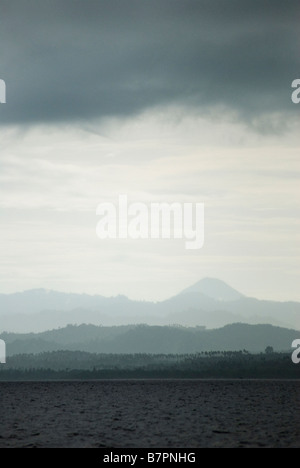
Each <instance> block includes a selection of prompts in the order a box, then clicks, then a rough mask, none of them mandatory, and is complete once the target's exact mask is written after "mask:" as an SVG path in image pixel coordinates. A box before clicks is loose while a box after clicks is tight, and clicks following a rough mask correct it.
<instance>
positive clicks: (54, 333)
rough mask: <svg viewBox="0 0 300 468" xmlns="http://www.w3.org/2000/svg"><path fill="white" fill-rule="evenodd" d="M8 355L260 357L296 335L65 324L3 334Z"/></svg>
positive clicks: (272, 330)
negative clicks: (241, 352) (241, 353)
mask: <svg viewBox="0 0 300 468" xmlns="http://www.w3.org/2000/svg"><path fill="white" fill-rule="evenodd" d="M0 338H1V339H3V340H4V341H5V342H6V347H7V355H8V356H10V355H15V354H23V353H33V354H37V353H41V352H47V351H58V350H70V351H85V352H90V353H114V354H118V353H128V354H131V353H151V354H164V353H165V354H169V353H170V354H178V353H198V352H201V351H217V350H221V351H238V350H243V349H245V350H247V351H249V352H254V353H256V352H263V351H264V350H265V349H266V347H267V346H269V347H272V348H273V349H274V351H286V352H288V351H289V350H290V349H291V344H292V341H293V340H294V339H297V338H298V339H299V338H300V336H299V332H298V331H296V330H292V329H287V328H281V327H275V326H272V325H247V324H242V323H235V324H231V325H226V326H225V327H222V328H218V329H213V330H207V329H205V328H203V327H182V326H148V325H128V326H115V327H101V326H94V325H84V324H83V325H79V326H74V325H69V326H67V327H65V328H61V329H56V330H51V331H47V332H42V333H36V334H34V333H30V334H15V333H2V334H1V335H0Z"/></svg>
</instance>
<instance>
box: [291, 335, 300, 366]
mask: <svg viewBox="0 0 300 468" xmlns="http://www.w3.org/2000/svg"><path fill="white" fill-rule="evenodd" d="M292 348H296V349H295V351H293V354H292V361H293V363H294V364H299V362H300V340H294V341H293V343H292Z"/></svg>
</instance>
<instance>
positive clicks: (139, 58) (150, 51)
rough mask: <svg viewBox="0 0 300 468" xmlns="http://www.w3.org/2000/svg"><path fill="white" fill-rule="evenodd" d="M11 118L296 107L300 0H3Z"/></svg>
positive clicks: (0, 52) (4, 71) (0, 116)
mask: <svg viewBox="0 0 300 468" xmlns="http://www.w3.org/2000/svg"><path fill="white" fill-rule="evenodd" d="M0 8H1V11H2V12H1V21H0V57H1V69H0V74H1V76H0V77H1V78H2V79H4V80H5V81H6V85H7V104H6V105H5V107H4V106H3V107H2V106H1V112H0V123H1V124H9V123H21V124H31V123H39V122H43V123H47V122H48V123H51V122H53V123H55V122H69V121H78V120H87V119H93V118H95V119H98V118H105V117H108V116H120V117H122V116H131V115H134V114H135V113H138V112H141V111H143V110H146V109H149V108H151V107H154V106H157V105H162V106H164V105H169V104H178V105H180V106H187V107H188V108H190V109H193V110H196V111H198V112H200V113H203V112H209V111H210V109H214V108H215V107H216V106H221V107H222V108H224V109H228V110H229V111H233V112H234V113H237V115H238V117H239V118H242V119H244V120H245V121H247V122H249V123H251V122H252V124H253V122H255V119H259V118H260V117H262V116H263V115H265V114H267V115H268V114H271V113H280V114H281V116H282V119H288V118H289V117H290V118H293V117H294V116H295V115H296V112H297V111H298V108H297V106H296V105H293V104H292V102H291V98H290V96H291V82H292V80H293V79H295V78H297V77H299V76H298V75H299V65H300V63H299V53H298V44H299V39H300V37H299V36H300V32H299V13H300V8H299V1H298V0H285V1H284V2H283V1H282V0H272V1H269V0H259V1H258V0H257V1H256V0H239V1H237V0H232V1H230V2H224V1H216V0H210V1H206V0H205V1H202V0H201V1H199V0H185V1H183V0H180V1H179V0H152V1H149V2H142V1H140V0H139V1H138V0H127V1H124V0H110V1H103V0H98V1H94V0H77V1H74V0H72V1H71V0H63V1H61V0H60V1H58V0H51V1H48V0H43V2H40V1H36V0H32V1H30V2H29V1H28V2H24V1H17V0H10V1H8V0H7V1H6V0H0Z"/></svg>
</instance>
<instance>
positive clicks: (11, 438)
mask: <svg viewBox="0 0 300 468" xmlns="http://www.w3.org/2000/svg"><path fill="white" fill-rule="evenodd" d="M0 404H1V427H0V447H100V448H101V447H145V448H148V447H169V448H175V447H176V448H177V447H183V448H189V447H300V382H299V381H255V380H253V381H247V380H245V381H244V380H241V381H234V380H232V381H230V380H228V381H226V380H225V381H221V380H215V381H213V380H212V381H203V380H198V381H197V380H151V381H147V380H144V381H139V380H135V381H133V380H127V381H95V382H94V381H93V382H0Z"/></svg>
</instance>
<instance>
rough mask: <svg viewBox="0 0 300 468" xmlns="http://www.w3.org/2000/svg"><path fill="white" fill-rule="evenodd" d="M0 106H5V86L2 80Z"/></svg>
mask: <svg viewBox="0 0 300 468" xmlns="http://www.w3.org/2000/svg"><path fill="white" fill-rule="evenodd" d="M0 104H6V84H5V81H4V80H0Z"/></svg>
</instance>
